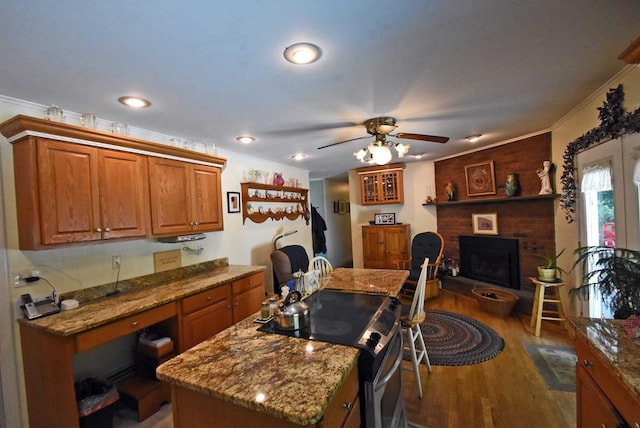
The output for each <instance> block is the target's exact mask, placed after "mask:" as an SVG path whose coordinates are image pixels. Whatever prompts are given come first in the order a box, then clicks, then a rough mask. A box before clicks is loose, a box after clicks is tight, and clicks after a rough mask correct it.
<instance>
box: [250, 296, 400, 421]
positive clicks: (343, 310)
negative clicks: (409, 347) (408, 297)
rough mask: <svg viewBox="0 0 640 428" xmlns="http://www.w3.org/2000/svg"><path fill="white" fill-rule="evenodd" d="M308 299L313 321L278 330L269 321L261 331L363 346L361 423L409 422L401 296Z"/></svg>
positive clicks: (359, 360) (361, 362)
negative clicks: (401, 327) (301, 327)
mask: <svg viewBox="0 0 640 428" xmlns="http://www.w3.org/2000/svg"><path fill="white" fill-rule="evenodd" d="M305 302H306V303H307V304H308V305H309V312H310V314H311V317H310V318H311V322H310V324H309V326H307V327H305V328H303V329H300V330H280V329H278V328H277V327H276V325H275V323H274V322H273V321H271V322H269V323H267V324H265V325H263V326H261V327H259V328H258V330H260V331H264V332H269V333H275V334H282V335H286V336H292V337H299V338H302V339H309V340H317V341H321V342H328V343H335V344H339V345H347V346H353V347H356V348H359V349H360V350H361V352H360V356H359V357H358V377H359V383H360V405H361V415H362V426H363V427H368V428H381V427H403V426H405V425H406V414H405V411H404V399H403V396H402V370H401V367H400V365H401V362H402V351H403V345H402V335H401V334H400V301H399V300H398V299H396V298H392V297H388V296H386V295H380V294H364V293H349V292H342V291H332V290H320V291H317V292H315V293H313V294H312V295H311V296H309V297H307V298H306V299H305Z"/></svg>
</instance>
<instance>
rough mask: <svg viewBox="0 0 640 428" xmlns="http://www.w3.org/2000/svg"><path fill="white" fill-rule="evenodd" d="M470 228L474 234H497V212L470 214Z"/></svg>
mask: <svg viewBox="0 0 640 428" xmlns="http://www.w3.org/2000/svg"><path fill="white" fill-rule="evenodd" d="M471 229H472V232H473V234H474V235H497V234H498V213H484V214H480V213H474V214H471Z"/></svg>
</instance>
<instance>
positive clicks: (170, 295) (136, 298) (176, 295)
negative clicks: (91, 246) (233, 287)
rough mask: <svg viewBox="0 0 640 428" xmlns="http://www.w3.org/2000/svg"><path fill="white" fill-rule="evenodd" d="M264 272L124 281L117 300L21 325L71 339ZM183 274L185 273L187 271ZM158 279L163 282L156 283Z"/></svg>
mask: <svg viewBox="0 0 640 428" xmlns="http://www.w3.org/2000/svg"><path fill="white" fill-rule="evenodd" d="M264 269H265V267H264V266H245V265H216V266H209V267H208V268H206V269H200V271H199V272H197V273H195V274H193V273H191V274H189V272H187V273H186V274H183V275H181V277H179V278H176V277H175V275H173V276H172V275H171V274H164V273H162V274H157V275H147V276H146V277H141V279H140V280H138V281H136V280H132V281H129V283H126V282H125V281H123V283H124V285H123V286H124V288H126V291H123V292H121V293H119V294H116V295H114V296H110V297H101V298H97V299H95V300H89V301H86V302H82V303H81V304H80V307H79V308H77V309H73V310H70V311H62V312H60V313H58V314H55V315H50V316H48V317H44V318H38V319H35V320H31V321H28V320H26V319H24V318H22V319H20V320H19V321H20V322H23V323H28V324H29V325H30V326H33V327H36V328H41V329H43V330H47V331H48V332H50V333H53V334H57V335H61V336H69V335H73V334H77V333H81V332H83V331H87V330H90V329H92V328H95V327H98V326H101V325H104V324H108V323H110V322H113V321H117V320H119V319H122V318H124V317H128V316H131V315H135V314H137V313H140V312H143V311H146V310H148V309H153V308H155V307H158V306H161V305H164V304H166V303H171V302H174V301H176V300H179V299H181V298H184V297H187V296H190V295H193V294H197V293H199V292H201V291H204V290H207V289H209V288H215V287H217V286H220V285H222V284H225V283H228V282H231V281H234V280H236V279H239V278H242V277H245V276H248V275H251V274H254V273H258V272H262V271H264ZM181 271H182V272H184V271H185V269H184V268H183V269H181ZM154 278H155V279H154ZM158 279H159V281H160V282H158V283H154V281H158Z"/></svg>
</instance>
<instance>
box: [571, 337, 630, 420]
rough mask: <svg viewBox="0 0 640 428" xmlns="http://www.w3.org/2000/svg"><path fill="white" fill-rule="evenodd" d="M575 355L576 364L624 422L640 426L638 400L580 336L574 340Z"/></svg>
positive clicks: (603, 359)
mask: <svg viewBox="0 0 640 428" xmlns="http://www.w3.org/2000/svg"><path fill="white" fill-rule="evenodd" d="M576 354H577V356H578V364H580V366H582V367H583V368H584V369H585V371H586V372H587V373H588V374H589V375H590V376H591V377H592V378H593V380H594V381H595V382H596V383H597V384H598V386H599V387H600V389H602V392H604V394H605V395H606V396H607V398H608V399H609V400H610V401H611V404H613V406H614V407H615V408H616V410H617V411H618V412H620V414H621V415H622V417H623V418H624V419H625V421H627V423H629V424H630V425H631V426H634V424H635V423H639V424H640V399H639V398H638V397H637V395H634V394H633V392H632V391H631V390H630V389H629V388H628V387H627V386H626V385H624V384H623V383H622V381H621V380H620V379H619V378H618V377H616V374H615V373H614V372H613V371H612V369H611V367H610V365H609V364H608V363H607V362H606V358H605V357H604V356H601V355H599V353H598V352H597V351H596V350H594V349H593V348H592V347H591V346H590V345H589V344H588V343H587V342H586V340H585V339H584V338H583V337H582V336H580V335H578V337H577V339H576Z"/></svg>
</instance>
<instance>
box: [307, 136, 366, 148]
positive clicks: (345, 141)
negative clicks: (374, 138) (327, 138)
mask: <svg viewBox="0 0 640 428" xmlns="http://www.w3.org/2000/svg"><path fill="white" fill-rule="evenodd" d="M365 138H371V135H367V136H366V137H357V138H351V139H349V140H344V141H338V142H337V143H331V144H327V145H326V146H322V147H318V150H320V149H326V148H327V147H332V146H337V145H338V144H343V143H348V142H351V141H356V140H363V139H365Z"/></svg>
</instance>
